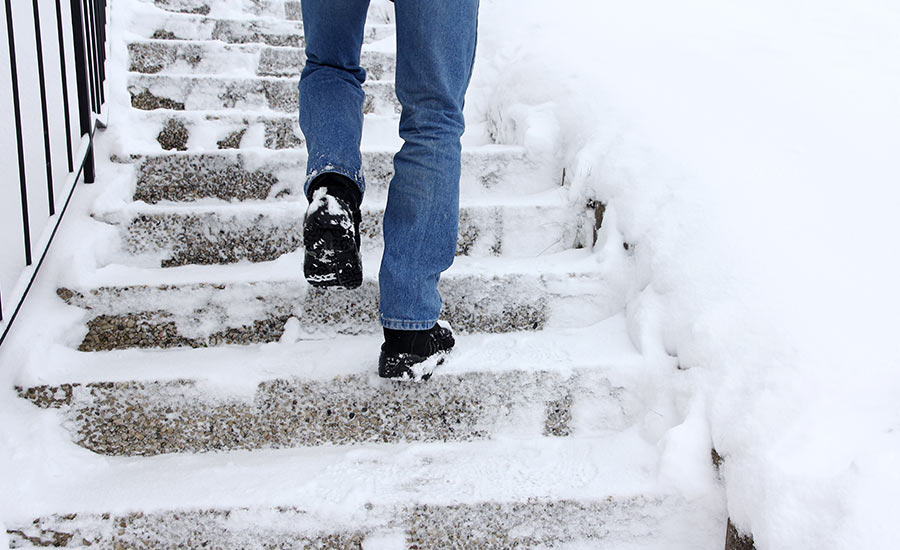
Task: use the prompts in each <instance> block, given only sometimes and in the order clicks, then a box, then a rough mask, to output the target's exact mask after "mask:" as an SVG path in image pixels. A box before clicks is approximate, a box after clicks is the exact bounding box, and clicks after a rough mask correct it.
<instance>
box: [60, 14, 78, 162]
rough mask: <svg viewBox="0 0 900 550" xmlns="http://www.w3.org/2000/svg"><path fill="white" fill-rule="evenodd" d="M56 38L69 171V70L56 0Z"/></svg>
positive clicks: (70, 142) (70, 145) (70, 122)
mask: <svg viewBox="0 0 900 550" xmlns="http://www.w3.org/2000/svg"><path fill="white" fill-rule="evenodd" d="M56 40H57V41H58V43H59V74H60V77H61V78H60V79H59V81H60V83H61V84H62V99H63V119H64V120H63V122H64V123H65V127H66V160H67V161H68V163H69V164H68V166H69V172H72V171H74V170H75V165H74V163H73V161H72V155H73V154H74V151H72V117H71V115H69V71H68V70H67V69H66V42H65V38H64V36H63V18H62V5H61V4H60V2H59V0H56Z"/></svg>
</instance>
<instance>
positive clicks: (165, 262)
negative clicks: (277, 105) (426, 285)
mask: <svg viewBox="0 0 900 550" xmlns="http://www.w3.org/2000/svg"><path fill="white" fill-rule="evenodd" d="M136 204H138V205H141V204H143V205H144V207H143V208H134V209H130V210H129V211H123V210H117V211H116V212H114V213H110V214H108V215H106V216H100V215H98V214H96V213H95V214H94V217H95V219H101V220H102V221H105V222H107V223H113V224H115V225H117V226H118V232H119V235H120V239H121V243H122V247H123V249H124V250H125V252H126V254H128V255H129V257H128V258H127V259H126V260H125V262H124V263H134V262H135V261H138V262H143V260H139V259H138V258H139V257H146V261H148V262H151V263H152V265H161V266H162V267H173V266H178V265H189V264H225V263H234V262H239V261H242V260H249V261H252V262H263V261H272V260H275V259H277V258H278V257H280V256H281V255H283V254H288V253H291V252H295V251H296V250H298V249H299V248H301V247H302V246H303V238H302V237H303V218H304V215H305V212H306V206H307V204H306V201H304V200H300V201H293V202H281V203H274V204H271V203H256V204H250V205H225V206H207V207H203V208H183V207H181V208H179V207H168V208H167V207H156V206H149V205H146V204H145V203H136ZM362 214H363V216H362V224H361V226H360V232H361V234H362V250H363V251H366V252H378V251H381V250H382V248H383V241H382V239H383V235H382V217H383V215H384V208H383V207H381V206H380V205H375V206H373V205H369V204H366V203H364V204H363V207H362ZM592 228H593V214H592V213H588V211H587V210H584V211H583V212H582V213H581V215H580V216H579V215H576V214H575V213H574V212H573V209H572V207H571V206H569V205H567V204H557V205H544V204H531V205H527V206H506V205H499V206H472V207H468V206H462V207H461V208H460V213H459V234H458V239H457V255H459V256H464V255H465V256H470V255H471V256H484V255H493V256H506V257H509V256H529V257H530V256H538V255H541V254H546V253H550V252H557V251H560V250H565V249H567V248H572V247H576V246H578V245H584V244H585V241H588V242H589V241H590V232H591V231H592ZM141 265H144V264H143V263H141Z"/></svg>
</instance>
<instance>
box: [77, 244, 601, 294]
mask: <svg viewBox="0 0 900 550" xmlns="http://www.w3.org/2000/svg"><path fill="white" fill-rule="evenodd" d="M362 258H363V266H364V268H366V269H365V271H366V274H365V281H373V280H374V277H375V275H376V274H377V273H376V271H377V270H376V269H375V267H376V266H377V265H378V264H379V263H380V259H381V258H380V256H379V255H377V254H368V253H365V254H363V255H362ZM300 259H301V257H300V256H299V255H298V254H286V255H284V256H282V257H281V258H279V259H278V260H275V261H272V262H264V263H256V264H253V263H246V264H240V265H217V266H180V267H173V268H169V269H163V268H156V267H150V268H147V267H137V266H126V265H120V264H110V265H107V266H104V267H100V268H98V269H96V270H95V271H93V272H91V276H90V280H89V281H88V280H85V279H84V278H81V277H78V278H75V279H67V278H66V274H64V273H63V274H61V275H60V285H61V286H63V287H67V288H70V289H71V290H75V291H84V292H89V293H92V292H94V291H96V289H101V288H110V289H111V288H116V287H121V288H138V287H164V288H174V287H180V286H183V287H187V286H209V287H211V288H212V287H216V286H222V285H250V286H254V287H258V288H264V287H266V286H273V287H275V286H284V285H297V286H298V287H299V286H306V284H305V282H303V281H302V273H300V271H298V266H299V264H296V265H295V261H296V260H300ZM600 267H601V266H600V264H599V263H598V259H597V257H596V256H595V255H594V254H592V253H591V251H590V250H587V249H577V250H565V251H561V252H555V253H553V254H546V255H543V256H539V257H536V258H496V257H484V258H475V257H467V256H462V257H459V258H457V259H456V261H455V262H454V263H453V266H452V267H450V269H448V270H447V271H446V272H444V274H443V275H442V278H443V279H447V280H452V279H462V278H472V277H481V278H493V277H497V278H502V277H528V278H531V279H534V280H536V281H537V280H541V279H545V280H551V279H557V278H558V279H568V278H572V277H589V278H593V277H600V276H601V269H600ZM92 289H93V290H92ZM336 293H337V294H340V293H341V292H340V291H337V292H336Z"/></svg>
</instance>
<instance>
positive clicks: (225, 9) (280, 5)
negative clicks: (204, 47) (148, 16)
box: [153, 0, 300, 21]
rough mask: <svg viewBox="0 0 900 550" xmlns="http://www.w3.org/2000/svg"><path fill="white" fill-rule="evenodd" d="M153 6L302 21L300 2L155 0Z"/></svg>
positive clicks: (174, 9)
mask: <svg viewBox="0 0 900 550" xmlns="http://www.w3.org/2000/svg"><path fill="white" fill-rule="evenodd" d="M153 4H154V5H155V6H156V7H157V8H160V9H162V10H166V11H171V12H174V13H184V14H191V15H211V16H213V17H216V16H222V15H223V14H228V15H231V16H240V15H242V14H247V15H252V16H255V17H271V18H276V19H290V20H298V21H299V20H300V2H299V0H296V1H295V0H225V1H221V0H218V1H215V2H213V1H211V0H153Z"/></svg>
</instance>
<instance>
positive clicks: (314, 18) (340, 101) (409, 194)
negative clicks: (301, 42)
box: [299, 0, 478, 330]
mask: <svg viewBox="0 0 900 550" xmlns="http://www.w3.org/2000/svg"><path fill="white" fill-rule="evenodd" d="M301 5H302V10H303V28H304V32H305V35H306V56H307V61H306V66H305V67H304V69H303V72H302V74H301V77H300V86H299V89H300V128H301V130H302V131H303V134H304V136H305V137H306V146H307V150H308V152H309V160H308V164H307V169H306V170H307V179H306V187H305V190H306V191H307V196H308V189H309V184H310V182H311V181H312V180H313V179H314V178H315V177H317V176H319V175H320V174H323V173H327V172H334V173H338V174H342V175H344V176H347V177H348V178H350V179H351V180H353V181H355V182H356V183H357V185H358V186H359V189H360V191H361V192H363V193H365V187H366V185H365V181H364V178H363V175H362V166H361V165H362V159H361V155H360V151H359V145H360V140H361V137H362V126H363V113H362V106H363V101H364V99H365V94H364V93H363V91H362V83H363V82H364V81H365V78H366V73H365V71H364V70H363V69H362V67H360V65H359V57H360V50H361V48H362V42H363V34H364V25H365V20H366V11H367V9H368V6H369V0H303V2H302V4H301ZM395 10H396V22H397V71H396V73H397V77H396V78H397V80H396V90H397V98H398V99H399V100H400V104H401V106H402V112H401V115H400V137H401V138H402V139H403V141H404V143H403V147H402V148H401V149H400V151H399V152H398V153H397V154H396V155H394V177H393V179H392V180H391V183H390V189H389V191H388V201H387V208H386V210H385V213H384V256H383V258H382V261H381V271H380V272H379V286H380V290H381V302H380V306H379V310H380V316H381V323H382V325H384V326H385V327H386V328H392V329H398V330H425V329H429V328H431V327H432V326H433V325H434V324H435V322H437V319H438V315H439V314H440V311H441V296H440V294H439V293H438V289H437V284H438V280H439V279H440V276H441V273H442V272H443V271H445V270H446V269H447V268H449V267H450V265H451V264H452V263H453V258H454V257H455V255H456V239H457V233H458V224H459V175H460V151H461V146H460V141H459V140H460V137H461V136H462V133H463V130H464V129H465V121H464V119H463V113H462V111H463V103H464V100H465V94H466V88H468V86H469V79H470V78H471V75H472V64H473V61H474V58H475V39H476V31H477V24H478V0H396V2H395Z"/></svg>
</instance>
